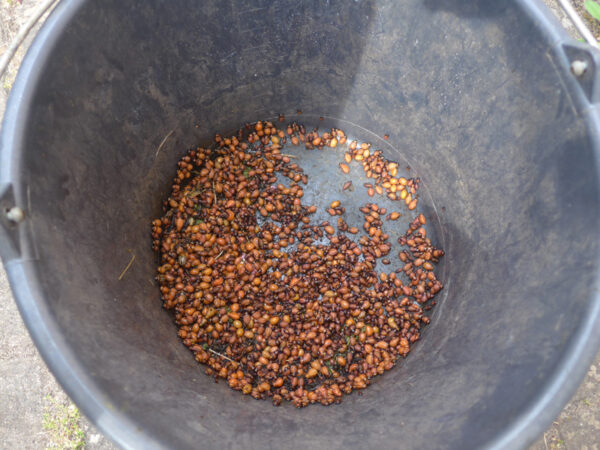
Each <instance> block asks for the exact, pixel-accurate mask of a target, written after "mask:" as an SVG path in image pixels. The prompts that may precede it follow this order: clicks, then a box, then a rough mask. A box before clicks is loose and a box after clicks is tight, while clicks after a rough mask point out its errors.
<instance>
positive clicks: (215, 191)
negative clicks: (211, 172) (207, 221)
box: [213, 180, 217, 205]
mask: <svg viewBox="0 0 600 450" xmlns="http://www.w3.org/2000/svg"><path fill="white" fill-rule="evenodd" d="M213 196H214V198H215V205H216V204H217V190H216V189H215V181H214V180H213Z"/></svg>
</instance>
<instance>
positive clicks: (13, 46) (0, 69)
mask: <svg viewBox="0 0 600 450" xmlns="http://www.w3.org/2000/svg"><path fill="white" fill-rule="evenodd" d="M56 1H57V0H48V1H46V2H44V3H43V4H42V5H40V7H39V8H38V9H37V10H36V11H35V12H34V13H33V16H31V19H29V21H28V22H27V23H26V24H25V25H24V26H23V27H22V28H21V29H20V30H19V33H18V34H17V36H16V37H15V38H14V39H13V41H12V42H11V43H10V46H9V47H8V49H7V50H6V52H5V53H4V55H3V56H2V58H0V78H2V76H3V75H4V72H5V71H6V69H7V68H8V64H9V63H10V61H11V59H12V58H13V56H15V53H17V50H18V49H19V46H20V45H21V44H22V43H23V41H24V40H25V38H26V37H27V35H28V34H29V32H30V31H31V29H32V28H33V27H34V26H35V24H36V23H37V22H38V20H40V17H42V16H43V15H44V13H45V12H46V11H48V9H50V7H51V6H52V5H54V3H56Z"/></svg>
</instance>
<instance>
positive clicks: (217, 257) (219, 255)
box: [215, 250, 225, 261]
mask: <svg viewBox="0 0 600 450" xmlns="http://www.w3.org/2000/svg"><path fill="white" fill-rule="evenodd" d="M224 251H225V250H221V253H219V254H218V255H217V256H216V258H215V261H216V260H217V259H219V258H220V257H221V255H222V254H223V252H224Z"/></svg>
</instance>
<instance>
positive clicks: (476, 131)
mask: <svg viewBox="0 0 600 450" xmlns="http://www.w3.org/2000/svg"><path fill="white" fill-rule="evenodd" d="M467 3H468V5H467ZM545 45H546V44H545V42H544V39H543V38H542V36H541V34H539V33H538V32H537V31H536V29H535V28H534V27H532V24H531V23H530V21H529V19H528V18H527V16H526V15H524V14H523V11H521V10H520V9H518V8H517V7H515V6H511V4H509V3H508V2H497V1H495V2H492V1H489V2H488V1H474V2H463V1H459V0H456V1H429V0H425V1H421V0H419V1H417V0H408V1H405V2H402V5H399V4H398V3H397V2H393V1H374V0H366V1H358V2H336V1H332V2H320V1H304V2H298V1H277V2H266V1H260V2H242V1H237V0H232V1H226V2H217V1H209V2H195V1H191V0H189V1H186V0H171V1H158V0H156V1H130V2H123V1H120V0H107V1H104V2H92V1H87V2H85V1H82V2H81V7H80V8H79V10H78V11H77V13H76V14H75V16H74V18H73V20H72V23H71V24H70V25H69V27H67V28H66V31H65V32H64V34H63V36H61V38H60V39H59V40H58V42H57V44H56V47H55V49H54V51H53V54H52V58H50V59H49V60H48V61H47V62H46V63H45V66H44V67H43V68H42V69H41V70H42V72H41V75H40V81H39V84H38V86H39V88H38V91H37V92H36V95H35V99H34V103H33V106H32V109H31V112H30V115H29V118H28V123H26V124H25V126H26V127H27V129H28V130H29V131H28V136H27V139H26V146H25V147H26V148H25V153H24V155H23V163H22V174H23V180H24V181H23V182H24V184H25V185H26V186H27V189H29V192H30V202H31V205H30V206H31V208H30V209H31V212H30V215H31V216H30V218H31V221H32V224H33V231H34V233H33V235H34V238H35V242H36V252H37V255H38V257H39V259H38V262H37V270H38V272H39V277H40V278H41V280H42V286H43V289H44V291H45V293H46V297H47V302H48V307H49V309H50V311H51V313H52V317H53V320H55V321H56V323H57V324H58V325H59V326H60V327H61V329H62V330H63V331H64V338H65V340H66V341H67V343H68V344H69V346H70V347H71V348H72V350H73V351H74V353H75V354H76V355H77V359H78V362H79V363H80V364H82V366H83V367H84V368H85V370H86V371H87V373H88V374H89V376H90V377H91V378H92V379H93V381H94V383H95V386H96V387H97V388H99V389H100V390H101V391H102V392H103V394H104V400H103V401H105V404H106V405H109V406H110V407H111V408H114V409H116V410H118V411H121V412H122V413H124V414H126V415H127V416H129V417H130V418H131V419H132V420H133V421H134V422H135V424H136V425H138V426H139V429H140V430H143V431H140V432H143V433H147V434H149V435H151V436H152V437H153V438H155V439H157V440H158V441H160V442H163V443H165V444H166V445H168V446H169V447H171V448H175V447H181V448H187V447H189V448H197V446H198V445H199V442H201V443H202V444H203V445H204V446H206V448H226V447H228V448H271V447H277V448H288V447H303V448H328V447H331V448H342V447H344V448H345V447H351V448H352V447H365V446H366V445H367V444H368V445H369V446H370V447H371V448H397V447H403V448H442V447H443V448H466V447H474V446H477V445H483V444H484V443H486V442H488V441H489V440H490V439H492V438H493V437H494V436H496V435H497V434H498V433H500V432H501V431H502V430H503V429H505V428H506V426H507V425H508V424H510V423H511V422H512V421H513V420H515V419H516V418H517V417H518V414H520V413H522V412H523V411H524V410H525V408H526V407H527V406H528V405H529V404H531V402H532V401H533V400H534V399H536V398H537V397H538V396H539V395H540V392H541V389H542V387H543V386H544V385H545V383H547V382H548V380H549V379H550V377H551V376H552V374H553V373H554V372H555V370H556V369H557V366H558V364H559V362H560V359H561V358H562V357H564V355H565V351H566V349H567V346H568V344H569V342H570V339H571V338H572V337H573V335H574V333H575V332H576V331H577V329H578V327H579V326H580V323H581V321H582V319H583V316H584V314H585V311H586V308H587V306H588V299H589V296H590V289H592V284H593V277H594V274H595V272H596V271H597V267H596V262H595V255H596V253H597V251H598V245H597V232H596V230H597V229H598V221H597V218H598V190H597V185H598V180H597V176H596V167H595V159H594V155H593V152H592V147H591V144H590V142H589V141H588V138H587V137H586V130H585V126H584V123H583V121H582V119H581V118H580V117H578V115H577V114H576V112H575V107H574V106H573V104H572V101H571V99H570V98H569V96H568V94H566V92H565V90H564V87H563V85H562V84H561V79H560V76H559V74H558V73H557V70H556V69H555V64H554V62H553V60H552V56H551V55H550V54H549V53H548V49H547V48H546V47H545ZM299 109H300V110H302V112H303V116H305V117H308V118H309V117H318V116H325V117H327V118H328V120H330V121H332V122H333V123H335V121H336V120H340V122H339V123H340V126H341V127H342V128H343V123H348V122H349V123H351V124H356V125H359V126H361V127H364V128H365V130H368V132H371V133H374V134H376V135H378V136H383V135H384V134H386V133H387V134H389V136H390V137H389V140H388V141H387V142H388V144H387V146H386V147H385V148H383V150H384V151H385V154H386V156H387V157H388V158H389V159H398V160H403V159H406V160H407V161H409V163H410V164H411V167H412V168H413V170H414V171H415V172H416V174H418V175H419V176H420V177H421V178H422V180H423V183H424V185H425V187H426V189H427V190H428V193H429V194H430V196H431V198H432V199H433V202H432V203H431V205H429V207H430V208H431V211H430V212H431V214H432V215H435V214H437V216H438V217H439V227H438V228H439V230H438V236H440V238H441V240H442V242H439V244H441V245H442V246H443V247H444V249H445V251H446V257H445V263H444V267H443V272H444V275H443V277H444V279H443V281H444V283H445V289H444V291H443V292H442V293H441V294H440V300H439V304H438V306H437V307H436V308H435V309H434V312H433V314H432V323H431V324H430V325H429V326H428V327H426V329H425V332H424V335H423V339H422V340H421V341H420V342H419V343H417V344H416V345H415V346H414V349H413V351H412V352H411V354H410V355H409V357H408V358H407V359H406V360H404V361H403V362H402V363H401V364H399V365H398V366H397V367H396V368H395V369H394V370H392V371H391V372H388V373H386V374H385V375H384V376H382V377H378V378H377V379H376V380H375V381H374V383H373V384H372V385H371V386H370V387H369V388H368V389H367V390H366V391H365V392H364V395H360V396H359V395H351V396H349V397H347V398H345V399H344V401H343V403H342V404H341V405H337V406H331V407H327V408H325V407H321V406H312V407H308V408H304V409H301V410H297V409H295V408H293V407H292V406H290V405H286V406H282V407H279V408H275V407H273V406H272V405H271V403H270V402H268V401H255V400H253V399H251V398H249V397H244V396H242V395H240V394H239V393H237V392H234V391H232V390H230V389H229V388H228V387H227V385H226V383H219V384H215V382H214V381H213V379H212V378H210V377H207V376H205V375H204V373H203V368H202V367H201V366H199V365H198V364H197V363H196V362H195V361H194V359H193V355H192V353H191V352H190V351H189V350H188V349H187V348H186V347H184V346H183V345H182V343H181V342H180V340H179V338H178V337H177V334H176V327H175V325H174V323H173V318H172V316H171V315H170V314H168V313H167V312H165V311H164V310H163V309H162V308H161V301H160V298H159V291H158V288H157V286H156V284H155V282H154V281H153V277H154V274H155V266H156V256H155V255H154V254H153V253H152V251H151V238H150V222H151V220H152V219H153V218H156V217H159V215H160V213H161V209H160V208H161V201H162V200H163V199H164V198H165V196H166V195H167V194H168V188H169V185H170V180H171V177H172V176H173V175H174V173H175V163H176V161H177V160H178V159H179V157H181V156H182V154H183V153H184V152H185V151H186V150H187V149H188V148H191V147H194V146H196V145H198V144H200V143H204V142H206V141H207V140H208V139H210V138H211V137H212V136H213V135H214V133H216V132H222V131H224V130H232V129H236V128H237V127H238V126H240V125H242V124H244V123H246V122H253V121H256V120H259V119H264V118H268V117H271V118H275V117H276V116H277V115H278V114H279V113H285V114H286V115H292V114H295V113H296V111H297V110H299ZM341 121H345V122H341ZM171 131H173V133H172V134H170V133H171ZM368 132H367V131H365V136H366V137H368V134H369V133H368ZM169 134H170V137H169V138H168V139H167V140H166V141H165V142H164V144H163V145H162V147H161V148H160V151H158V149H159V145H160V144H161V142H162V141H163V139H164V138H165V137H166V136H167V135H169ZM331 170H332V171H333V170H336V168H335V167H332V168H331ZM132 254H134V255H135V261H134V263H133V264H132V265H131V267H130V269H129V270H128V271H127V273H126V274H125V276H124V277H123V279H122V280H118V278H119V275H120V274H121V272H122V271H123V268H124V267H125V266H126V265H127V263H128V262H129V261H130V258H131V256H132ZM93 419H94V418H93ZM96 419H97V418H96Z"/></svg>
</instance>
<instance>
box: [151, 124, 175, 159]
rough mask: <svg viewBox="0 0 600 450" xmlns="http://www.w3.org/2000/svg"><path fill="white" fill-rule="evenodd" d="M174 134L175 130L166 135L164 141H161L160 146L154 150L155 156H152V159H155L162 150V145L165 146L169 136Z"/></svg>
mask: <svg viewBox="0 0 600 450" xmlns="http://www.w3.org/2000/svg"><path fill="white" fill-rule="evenodd" d="M173 133H175V130H171V131H169V134H167V135H166V136H165V137H164V139H163V140H162V141H161V143H160V145H159V146H158V148H157V149H156V154H155V155H154V158H156V157H157V156H158V153H159V152H160V151H161V150H162V148H163V145H165V142H167V139H169V138H170V137H171V135H172V134H173Z"/></svg>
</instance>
